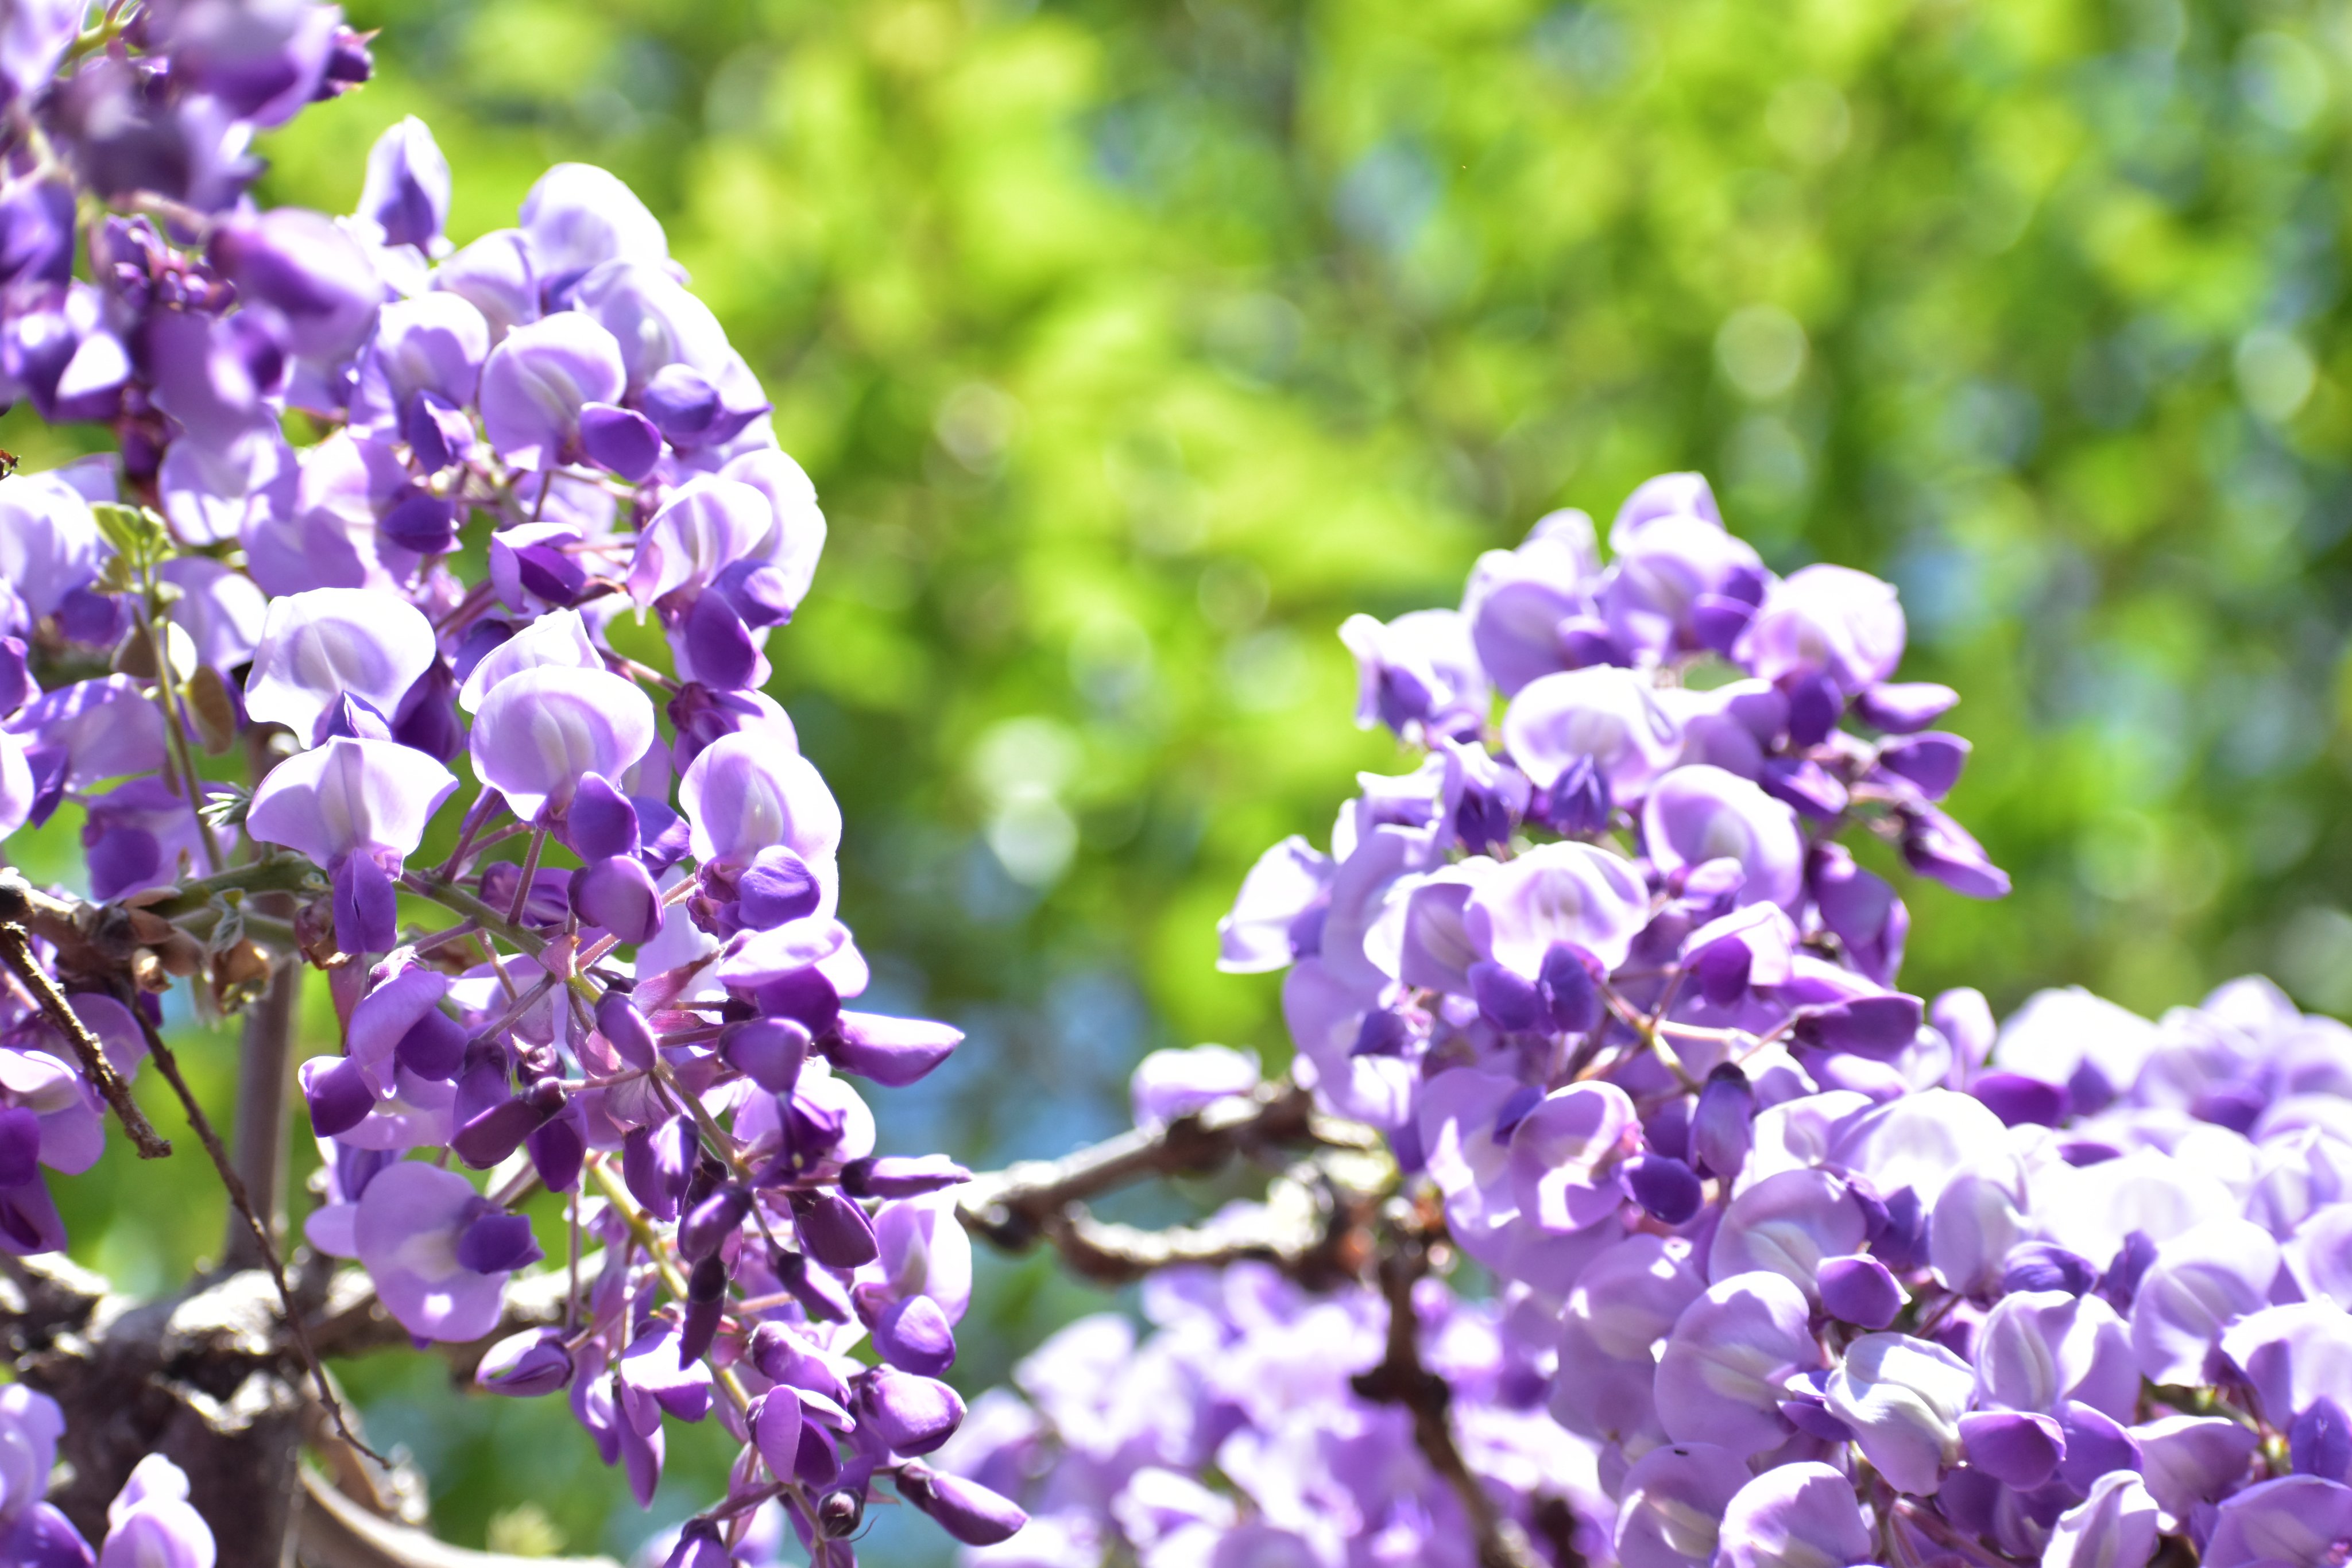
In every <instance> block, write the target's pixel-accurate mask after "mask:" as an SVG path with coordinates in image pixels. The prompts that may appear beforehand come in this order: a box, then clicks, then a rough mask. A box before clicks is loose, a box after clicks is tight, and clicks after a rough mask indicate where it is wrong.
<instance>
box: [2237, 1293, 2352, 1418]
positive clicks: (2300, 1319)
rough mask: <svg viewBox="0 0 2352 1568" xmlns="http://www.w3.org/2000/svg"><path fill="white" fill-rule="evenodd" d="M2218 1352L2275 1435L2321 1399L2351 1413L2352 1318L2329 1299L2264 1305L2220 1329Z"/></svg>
mask: <svg viewBox="0 0 2352 1568" xmlns="http://www.w3.org/2000/svg"><path fill="white" fill-rule="evenodd" d="M2221 1354H2224V1355H2226V1356H2228V1357H2229V1358H2230V1360H2231V1362H2233V1363H2235V1364H2236V1365H2237V1366H2238V1368H2239V1370H2240V1371H2242V1372H2243V1373H2244V1374H2245V1375H2246V1380H2247V1382H2249V1383H2251V1384H2252V1385H2253V1388H2254V1396H2255V1399H2256V1401H2257V1402H2258V1404H2259V1406H2260V1409H2259V1411H2258V1414H2260V1415H2261V1416H2263V1419H2264V1420H2266V1421H2268V1422H2269V1423H2270V1424H2271V1425H2272V1426H2273V1427H2276V1428H2278V1429H2279V1430H2280V1431H2284V1430H2285V1429H2286V1427H2287V1426H2288V1425H2289V1424H2290V1423H2291V1422H2293V1421H2294V1418H2295V1417H2296V1416H2299V1415H2301V1414H2302V1413H2303V1412H2304V1411H2305V1410H2308V1409H2309V1408H2311V1406H2313V1405H2314V1404H2315V1403H2316V1402H2318V1401H2319V1400H2321V1399H2333V1400H2335V1401H2336V1404H2338V1405H2341V1406H2346V1407H2347V1408H2348V1409H2352V1315H2347V1313H2346V1312H2345V1311H2344V1309H2343V1308H2341V1307H2339V1306H2337V1305H2336V1303H2335V1302H2333V1301H2295V1302H2293V1303H2291V1304H2288V1305H2285V1306H2277V1307H2264V1308H2263V1310H2262V1311H2260V1312H2252V1313H2250V1314H2248V1315H2247V1316H2245V1317H2242V1318H2240V1319H2239V1320H2238V1321H2237V1322H2234V1323H2232V1324H2231V1325H2230V1326H2229V1328H2227V1329H2225V1330H2224V1331H2222V1334H2221Z"/></svg>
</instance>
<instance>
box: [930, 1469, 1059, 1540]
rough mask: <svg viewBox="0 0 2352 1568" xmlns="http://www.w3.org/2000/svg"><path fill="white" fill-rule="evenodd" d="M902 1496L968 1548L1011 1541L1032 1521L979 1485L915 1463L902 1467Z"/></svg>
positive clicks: (1011, 1504)
mask: <svg viewBox="0 0 2352 1568" xmlns="http://www.w3.org/2000/svg"><path fill="white" fill-rule="evenodd" d="M898 1495H899V1496H900V1497H903V1498H905V1499H906V1500H908V1502H910V1503H912V1504H914V1505H915V1507H916V1508H918V1509H919V1510H921V1511H923V1512H925V1513H927V1514H929V1515H930V1516H931V1518H932V1519H933V1520H934V1521H937V1522H938V1524H939V1526H940V1529H942V1530H944V1531H947V1532H948V1533H949V1534H950V1536H952V1537H954V1538H955V1539H956V1540H958V1541H960V1542H963V1544H965V1545H966V1546H993V1545H995V1544H996V1543H997V1542H1000V1541H1010V1540H1012V1539H1013V1536H1014V1535H1016V1534H1018V1533H1019V1532H1020V1531H1021V1529H1022V1527H1023V1526H1024V1525H1026V1524H1027V1523H1028V1522H1029V1516H1028V1515H1027V1514H1025V1513H1024V1512H1022V1511H1021V1510H1020V1509H1019V1508H1018V1507H1016V1506H1014V1505H1013V1503H1011V1502H1009V1501H1007V1500H1005V1499H1003V1498H1001V1497H999V1496H997V1495H996V1493H994V1492H992V1491H991V1490H988V1489H987V1488H986V1487H984V1486H982V1485H981V1484H980V1483H979V1482H977V1481H969V1480H966V1479H963V1478H962V1477H961V1476H957V1475H950V1474H948V1473H947V1472H946V1471H944V1470H935V1469H931V1468H930V1467H929V1466H928V1465H922V1464H916V1463H913V1462H911V1461H910V1462H908V1463H907V1464H903V1465H900V1466H899V1467H898Z"/></svg>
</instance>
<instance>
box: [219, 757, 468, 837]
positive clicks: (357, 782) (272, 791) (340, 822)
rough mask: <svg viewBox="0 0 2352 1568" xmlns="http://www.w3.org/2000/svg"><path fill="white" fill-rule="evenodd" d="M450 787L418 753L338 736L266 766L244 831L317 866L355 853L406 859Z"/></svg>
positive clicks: (453, 784) (443, 772)
mask: <svg viewBox="0 0 2352 1568" xmlns="http://www.w3.org/2000/svg"><path fill="white" fill-rule="evenodd" d="M456 789H457V776H456V775H454V774H452V773H451V772H450V771H449V770H448V769H447V768H444V767H442V766H441V764H439V763H438V762H436V761H434V760H433V758H430V757H427V756H425V753H423V752H421V751H418V750H415V749H414V748H413V747H405V746H402V745H400V744H399V743H398V742H397V741H391V740H353V739H352V738H351V737H348V736H340V735H339V736H337V737H334V738H333V739H331V740H330V741H328V742H327V744H326V745H324V746H321V747H314V748H313V749H311V750H310V751H304V752H298V753H297V754H295V755H294V756H292V757H289V758H287V759H286V760H285V761H283V762H281V763H279V764H278V766H277V767H276V768H271V769H270V771H269V776H268V778H267V779H263V780H262V781H261V785H260V788H258V789H256V790H255V791H254V792H253V804H252V805H251V807H249V808H248V809H247V812H246V819H245V825H246V831H247V832H248V833H250V834H252V835H253V837H254V838H255V839H256V840H257V841H260V842H262V843H268V844H283V845H285V846H286V847H287V848H288V849H290V850H296V851H299V852H301V853H303V854H306V855H309V856H310V858H311V859H312V860H314V861H317V862H319V863H320V864H321V865H327V864H330V863H331V862H335V861H339V860H341V858H342V857H343V856H345V855H347V854H352V853H355V852H377V851H380V852H385V853H389V854H392V855H394V856H397V857H405V856H407V855H410V854H413V853H414V852H415V850H416V846H417V845H418V844H419V843H421V842H423V841H424V838H425V824H427V823H428V822H430V821H432V820H433V813H434V812H435V811H437V810H440V809H441V802H443V801H444V800H447V799H448V798H449V797H450V795H451V794H452V793H454V792H455V791H456Z"/></svg>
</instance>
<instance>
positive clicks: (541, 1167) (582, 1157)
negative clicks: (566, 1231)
mask: <svg viewBox="0 0 2352 1568" xmlns="http://www.w3.org/2000/svg"><path fill="white" fill-rule="evenodd" d="M584 1123H585V1118H584V1117H583V1114H582V1113H581V1110H580V1103H579V1102H578V1101H576V1100H575V1101H573V1102H572V1103H569V1104H567V1105H565V1106H564V1108H563V1110H562V1112H561V1113H558V1114H556V1115H554V1116H551V1117H550V1118H548V1119H547V1120H546V1121H544V1122H542V1123H541V1124H539V1125H538V1126H536V1127H534V1128H532V1129H531V1131H530V1135H529V1136H528V1137H526V1138H524V1139H523V1141H522V1146H523V1152H524V1153H525V1154H527V1155H530V1164H531V1168H532V1169H534V1170H536V1171H537V1172H539V1180H540V1185H541V1186H544V1187H546V1188H547V1190H548V1191H550V1192H570V1191H571V1190H572V1187H573V1186H576V1185H577V1184H578V1183H579V1180H580V1168H581V1166H583V1165H584V1164H585V1163H586V1162H587V1159H588V1136H587V1133H586V1131H585V1127H584Z"/></svg>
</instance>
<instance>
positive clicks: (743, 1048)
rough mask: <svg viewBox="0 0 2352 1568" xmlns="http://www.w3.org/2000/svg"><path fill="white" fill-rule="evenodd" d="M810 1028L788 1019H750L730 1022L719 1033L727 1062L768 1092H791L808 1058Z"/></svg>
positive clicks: (720, 1048) (721, 1050) (720, 1053)
mask: <svg viewBox="0 0 2352 1568" xmlns="http://www.w3.org/2000/svg"><path fill="white" fill-rule="evenodd" d="M808 1052H809V1032H808V1030H805V1029H803V1028H802V1027H801V1026H800V1025H799V1024H798V1023H796V1022H794V1021H793V1019H749V1020H747V1021H745V1022H743V1023H738V1024H730V1025H728V1026H727V1030H726V1031H725V1032H724V1033H722V1034H721V1035H720V1036H719V1055H720V1056H721V1057H723V1058H724V1059H725V1060H726V1061H727V1063H728V1065H730V1067H733V1068H735V1069H736V1070H737V1071H740V1072H741V1073H742V1074H743V1075H744V1076H745V1077H747V1078H749V1079H751V1082H754V1083H757V1084H758V1085H759V1086H760V1087H761V1088H762V1089H765V1090H766V1091H767V1092H769V1093H771V1094H790V1093H791V1092H793V1085H794V1084H795V1083H798V1082H800V1077H801V1065H802V1063H803V1062H805V1061H807V1060H808Z"/></svg>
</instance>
